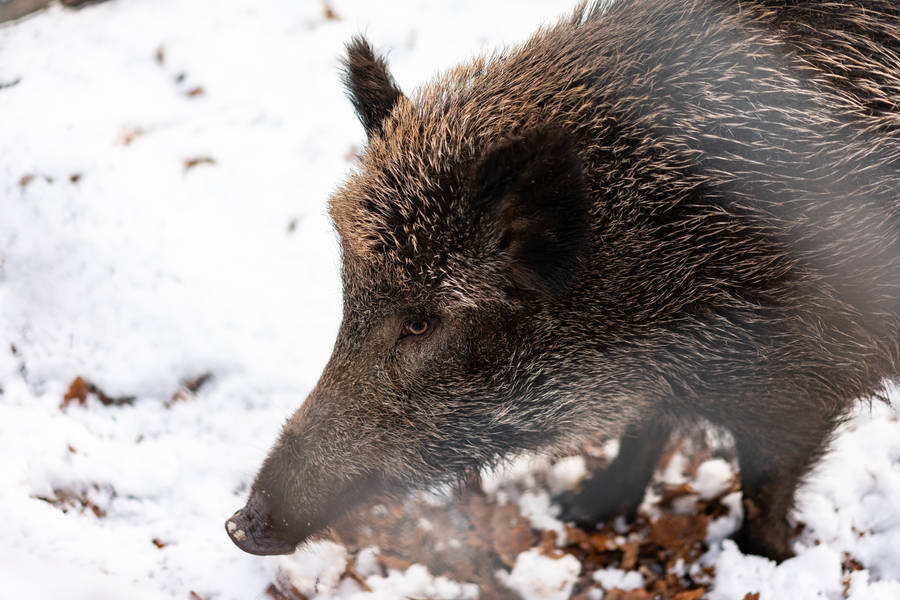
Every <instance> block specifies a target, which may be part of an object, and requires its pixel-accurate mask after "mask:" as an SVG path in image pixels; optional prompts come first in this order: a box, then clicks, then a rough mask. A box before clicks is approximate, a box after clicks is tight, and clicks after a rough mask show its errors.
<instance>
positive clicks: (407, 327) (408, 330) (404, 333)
mask: <svg viewBox="0 0 900 600" xmlns="http://www.w3.org/2000/svg"><path fill="white" fill-rule="evenodd" d="M431 325H432V323H431V321H429V320H428V319H410V320H409V321H407V322H405V323H404V324H403V327H401V328H400V339H403V338H405V337H409V336H412V335H416V336H419V335H425V334H426V333H428V332H429V331H430V330H431Z"/></svg>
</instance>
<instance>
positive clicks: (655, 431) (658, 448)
mask: <svg viewBox="0 0 900 600" xmlns="http://www.w3.org/2000/svg"><path fill="white" fill-rule="evenodd" d="M670 433H671V427H670V425H669V423H668V422H666V421H665V420H664V419H652V420H650V421H648V422H647V423H640V424H634V425H631V426H629V427H628V429H627V430H626V431H625V434H624V435H623V436H622V438H621V440H620V441H619V453H618V454H617V455H616V457H615V459H613V461H612V463H611V464H610V465H609V467H607V468H606V469H604V470H602V471H600V472H598V473H596V474H594V475H593V476H592V477H591V478H590V479H588V480H587V481H585V482H584V484H583V487H582V489H581V491H580V492H577V493H573V492H566V493H565V494H562V495H561V496H560V497H559V498H558V499H557V501H558V502H559V503H560V504H561V505H562V509H563V511H562V515H561V518H562V519H563V520H565V521H574V522H575V523H577V524H578V525H580V526H582V527H593V526H594V525H595V524H597V523H599V522H602V521H606V520H608V519H609V518H611V517H613V516H615V515H617V514H624V515H625V517H626V518H627V519H628V520H633V519H634V517H635V516H636V514H637V509H638V506H640V504H641V500H643V498H644V491H645V490H646V488H647V484H648V483H649V482H650V478H651V477H652V476H653V471H654V469H655V468H656V464H657V463H658V462H659V457H660V455H661V454H662V451H663V449H664V448H665V447H666V444H667V443H668V441H669V434H670Z"/></svg>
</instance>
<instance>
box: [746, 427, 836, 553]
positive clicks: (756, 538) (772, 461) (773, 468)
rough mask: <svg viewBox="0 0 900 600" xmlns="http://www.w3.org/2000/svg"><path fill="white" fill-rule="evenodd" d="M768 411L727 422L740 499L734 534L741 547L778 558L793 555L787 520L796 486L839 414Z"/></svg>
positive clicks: (815, 457)
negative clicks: (760, 417) (758, 418)
mask: <svg viewBox="0 0 900 600" xmlns="http://www.w3.org/2000/svg"><path fill="white" fill-rule="evenodd" d="M757 416H758V415H757ZM767 416H768V417H769V418H767V419H766V420H765V422H758V421H756V422H755V420H753V419H748V420H746V421H744V422H743V423H741V424H740V425H736V424H734V425H732V427H731V430H732V433H733V434H734V438H735V446H736V449H737V454H738V461H739V466H740V476H741V487H742V493H743V504H744V524H743V526H742V527H741V529H740V530H739V531H738V532H737V533H736V534H735V535H734V539H735V541H736V542H737V544H738V547H740V549H741V551H742V552H744V553H747V554H758V555H760V556H765V557H768V558H771V559H773V560H775V561H779V562H780V561H782V560H785V559H788V558H790V557H792V556H793V555H794V553H793V551H792V550H791V537H792V533H793V532H792V527H791V525H790V524H789V522H788V513H789V512H790V510H791V508H792V507H793V501H794V492H795V491H796V488H797V485H798V484H799V482H800V480H801V478H802V477H803V476H804V475H805V474H806V473H807V472H808V471H809V469H810V467H811V465H812V464H813V462H814V461H815V460H816V459H818V458H819V456H821V454H822V452H823V451H824V449H825V446H826V441H827V440H828V438H829V436H830V434H831V432H832V431H833V430H834V428H835V426H836V424H837V422H838V420H839V419H838V418H837V417H819V416H817V415H816V414H815V410H810V411H808V412H807V413H806V414H787V415H785V414H777V415H776V414H770V415H767ZM748 421H749V422H748Z"/></svg>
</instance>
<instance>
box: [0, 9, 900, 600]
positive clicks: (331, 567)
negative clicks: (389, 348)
mask: <svg viewBox="0 0 900 600" xmlns="http://www.w3.org/2000/svg"><path fill="white" fill-rule="evenodd" d="M572 4H573V2H572V1H571V0H553V1H552V2H548V1H547V0H540V1H539V0H527V1H523V0H519V1H517V2H516V3H515V5H514V6H511V5H510V4H509V3H501V2H490V1H489V2H483V1H475V0H455V1H454V2H438V1H434V0H432V1H427V2H425V1H422V0H415V1H409V2H392V3H378V2H369V1H365V0H340V1H338V0H335V1H334V2H333V3H332V4H331V5H330V6H331V7H332V8H333V13H332V14H331V15H326V9H325V5H324V4H322V3H321V2H318V1H313V0H306V1H304V2H294V1H290V0H219V1H217V2H214V3H213V2H203V1H200V0H128V1H125V0H113V1H110V2H107V3H103V4H100V5H96V6H92V7H89V8H85V9H82V10H79V11H69V10H63V9H60V8H58V7H56V8H54V9H51V10H50V11H49V12H46V13H41V14H38V15H35V16H33V17H30V18H27V19H25V20H22V21H19V22H15V23H11V24H5V25H0V153H2V154H0V481H2V485H0V515H3V523H2V526H0V598H3V599H7V598H8V599H10V600H13V599H20V598H61V597H65V598H69V599H73V600H77V599H92V600H93V599H105V598H135V599H142V598H148V599H149V598H168V597H172V598H179V599H185V598H193V599H194V600H197V598H200V599H203V600H213V599H231V598H235V599H236V598H259V597H266V593H265V590H266V589H267V587H268V586H269V584H270V583H271V582H272V581H274V580H276V579H277V578H278V577H282V578H284V577H288V578H289V579H290V581H291V582H292V585H294V586H295V587H297V589H299V590H300V591H302V592H303V593H305V594H307V595H310V596H313V595H315V596H316V597H319V598H351V597H352V598H375V597H378V598H402V597H415V598H425V597H427V598H468V597H473V596H474V595H476V594H477V589H476V588H475V587H474V586H473V585H462V584H464V583H465V582H453V581H450V580H447V579H443V578H435V577H432V576H431V575H430V574H429V573H428V572H427V570H426V569H425V568H424V567H422V566H418V565H414V566H412V567H409V568H408V569H406V570H395V571H391V572H389V573H387V575H385V574H383V573H381V572H380V571H379V570H378V569H377V568H374V567H372V565H371V561H372V557H371V556H369V555H366V554H365V553H363V554H360V555H359V556H357V557H356V558H355V559H354V560H355V561H356V563H355V565H356V571H357V572H358V573H359V574H360V577H364V578H365V581H366V584H367V586H368V587H369V588H371V590H372V591H371V592H367V591H363V588H362V587H361V586H360V585H359V584H358V583H356V582H355V581H353V580H352V578H349V579H348V578H347V577H343V576H342V575H343V574H344V573H345V566H346V562H347V560H348V555H347V552H346V550H345V549H344V548H343V547H342V546H340V545H337V544H334V543H320V544H317V545H314V546H312V547H309V548H306V549H303V550H301V551H298V553H296V554H295V555H293V556H291V557H280V558H260V557H254V556H250V555H247V554H244V553H242V552H240V551H239V550H238V549H237V548H236V547H235V546H234V545H233V544H232V543H231V542H230V541H229V540H228V539H227V537H226V535H225V533H224V530H223V527H222V523H223V520H224V518H225V517H227V516H228V515H229V514H230V513H231V511H233V510H234V509H235V508H237V507H238V506H240V505H241V504H242V502H243V499H244V495H245V493H246V490H247V487H248V485H249V483H250V481H251V479H252V477H253V475H254V472H255V469H256V468H257V467H258V466H259V464H260V462H261V460H262V457H263V456H264V454H265V452H266V451H267V450H268V446H269V444H271V442H272V441H273V440H274V438H275V435H276V433H277V431H278V429H279V427H280V425H281V423H282V422H283V420H284V418H285V417H286V416H287V415H289V414H290V413H291V412H292V411H293V410H294V409H295V408H296V407H297V406H298V404H299V403H300V402H301V401H302V399H303V398H304V396H305V394H306V393H307V391H308V390H309V389H310V388H311V386H312V385H313V384H314V383H315V380H316V378H317V377H318V374H319V371H320V369H321V367H322V366H323V364H324V361H325V360H326V358H327V356H328V353H329V351H330V347H331V343H332V341H333V336H334V334H335V332H336V328H337V324H338V318H339V311H340V287H339V280H338V273H337V264H338V261H337V250H336V243H335V241H334V236H333V234H332V232H331V229H330V225H329V223H328V220H327V218H326V216H325V201H326V199H327V196H328V194H329V192H330V191H331V190H332V189H333V188H334V187H335V185H336V184H337V183H338V182H339V181H340V180H341V178H342V177H343V176H344V174H345V173H346V171H347V170H348V168H349V166H350V164H351V161H352V157H353V154H354V152H355V150H356V149H357V148H358V147H359V146H360V145H361V144H362V143H363V141H364V139H363V132H362V129H361V127H360V126H359V124H358V123H357V121H356V118H355V116H354V115H353V113H352V110H351V107H350V103H349V102H348V101H347V100H346V99H345V98H344V93H343V90H342V88H341V87H340V85H339V83H338V76H337V69H338V57H339V55H340V54H341V51H342V45H343V43H344V42H345V41H346V40H347V39H349V37H350V36H351V35H352V34H355V33H358V32H360V31H364V32H366V33H367V34H368V35H369V37H370V38H371V39H372V40H373V42H374V43H375V44H376V45H377V46H379V47H381V48H383V49H386V50H389V53H390V62H391V65H392V69H393V72H394V74H395V76H396V77H397V79H398V81H399V83H400V84H401V86H402V87H404V88H405V89H411V88H412V87H414V86H415V85H416V84H417V83H420V82H422V81H424V80H426V79H427V78H428V77H430V76H431V75H432V74H433V73H435V72H436V71H437V70H440V69H442V68H446V67H449V66H451V65H453V64H454V63H456V62H458V61H459V60H461V59H463V58H465V57H467V56H470V55H472V54H474V53H476V52H479V51H482V50H486V49H490V48H493V47H495V46H497V45H499V44H503V43H512V42H515V41H520V40H523V39H524V38H525V37H527V35H528V33H529V32H530V31H532V30H533V29H535V28H536V27H537V26H538V25H540V24H542V23H547V22H549V21H551V20H554V19H555V18H556V17H557V16H559V15H561V14H563V13H565V12H567V11H569V10H570V9H571V5H572ZM205 374H211V379H209V381H208V382H207V383H205V385H202V386H200V387H199V389H197V390H196V393H195V392H192V391H190V390H189V389H187V388H189V387H197V386H196V385H193V383H194V382H195V380H196V379H197V378H198V377H200V376H203V375H205ZM78 376H81V377H84V378H85V379H87V380H89V381H91V382H92V383H94V384H95V385H96V386H97V387H98V388H99V389H101V390H102V391H103V392H104V393H105V394H106V395H107V396H109V397H112V398H120V397H124V396H134V399H133V400H132V401H131V402H130V403H129V404H126V405H123V406H104V405H103V404H102V403H101V402H100V401H99V399H98V398H97V395H96V394H93V395H91V396H90V397H89V398H88V402H87V403H86V405H81V404H80V403H79V402H78V401H77V400H75V401H72V402H70V403H69V404H68V405H67V406H66V407H65V408H61V405H62V403H63V398H64V396H65V394H66V392H67V390H68V389H69V386H70V383H71V382H72V381H73V380H75V378H76V377H78ZM895 397H900V396H898V395H896V394H895ZM679 464H680V463H679V461H677V460H673V461H671V462H670V465H669V467H668V469H667V471H666V473H664V474H663V476H664V477H665V478H666V479H669V480H672V481H675V482H677V481H678V478H679V477H680V476H681V475H680V472H679ZM573 465H574V469H573ZM577 467H578V465H577V461H576V462H575V463H572V462H569V463H564V464H563V465H560V466H557V467H555V468H553V469H552V470H551V471H550V474H549V475H548V477H547V480H549V482H550V485H551V486H554V485H565V483H566V482H567V481H569V479H570V478H571V477H570V476H571V475H572V473H573V472H575V473H576V474H577V472H578V468H577ZM529 468H535V469H537V468H541V467H529ZM692 477H693V482H692V485H693V487H694V489H695V490H696V491H697V492H698V495H699V496H700V497H701V498H702V497H703V496H704V494H708V495H714V494H715V493H717V491H718V490H719V489H720V488H723V486H724V487H727V481H728V479H729V477H731V469H730V466H728V465H727V463H723V462H722V461H721V460H718V459H713V460H711V461H709V462H708V463H704V465H701V467H700V469H699V470H698V471H697V473H696V475H695V476H692ZM523 478H524V479H523ZM527 479H528V478H527V470H526V471H524V472H523V471H522V470H521V469H520V470H519V471H516V470H513V471H511V472H509V473H507V474H506V475H504V476H501V477H500V478H499V479H494V480H490V482H489V483H490V485H487V486H486V487H487V488H488V491H489V493H490V494H491V496H492V497H495V498H497V497H499V498H500V499H501V500H515V501H517V502H518V506H519V507H520V510H521V512H522V514H523V515H524V516H526V517H527V518H528V519H529V520H530V521H531V523H532V526H533V527H535V528H536V529H553V528H558V527H560V524H559V523H558V522H556V521H555V520H554V519H553V517H552V510H551V509H550V508H549V504H548V502H547V501H546V498H547V497H548V496H547V491H546V490H545V489H540V487H538V488H536V489H534V490H531V491H525V492H524V493H521V494H520V495H518V496H516V497H507V496H509V491H508V489H507V488H508V487H509V486H510V485H512V484H511V483H510V482H521V481H523V480H524V481H527ZM560 481H562V484H560ZM569 483H571V482H570V481H569ZM726 500H727V498H726ZM730 502H731V505H732V506H733V507H734V511H733V513H732V514H730V515H729V516H727V517H723V518H722V519H720V520H719V521H714V522H713V523H711V524H710V528H709V531H708V534H707V536H708V537H707V540H708V542H709V548H710V549H709V551H708V552H706V554H705V555H704V556H703V557H702V558H701V559H700V561H699V562H698V563H697V565H695V567H696V568H699V567H700V566H714V567H715V575H714V579H713V580H712V582H711V591H710V592H709V597H711V598H720V599H730V598H737V599H740V598H743V597H744V595H745V594H746V593H748V592H760V594H761V596H760V597H761V598H763V599H780V598H790V599H802V598H828V599H838V598H842V597H850V598H853V599H855V600H863V599H884V600H888V599H894V600H896V599H897V598H900V424H898V420H897V414H896V412H894V411H893V410H891V409H889V408H886V407H884V406H881V405H876V406H874V407H873V408H872V409H871V410H870V409H869V408H868V407H863V408H861V409H860V411H859V416H858V417H856V418H855V419H854V420H853V421H852V422H851V423H850V424H849V425H848V426H847V427H846V428H845V430H844V431H843V433H842V434H841V436H840V437H839V438H838V440H837V441H836V443H835V449H834V452H832V453H831V454H830V455H829V456H828V458H827V460H826V461H825V463H824V464H823V465H822V467H821V468H820V469H819V470H818V471H817V474H816V475H815V476H814V477H813V478H812V479H811V480H810V482H809V484H808V485H806V486H805V487H804V488H803V489H802V491H801V493H800V496H799V510H798V514H797V516H798V519H799V520H800V521H802V522H804V523H805V524H806V529H805V530H804V532H803V533H802V534H801V536H800V538H799V541H798V543H797V548H798V550H799V552H798V556H797V557H796V558H795V559H792V560H789V561H787V562H785V563H783V564H782V565H778V566H776V565H775V564H773V563H771V562H769V561H766V560H764V559H761V558H759V557H748V556H743V555H741V554H740V552H739V551H738V550H737V548H736V547H735V546H734V544H733V543H731V542H730V541H727V540H724V541H723V539H724V538H725V536H726V535H727V534H728V533H729V532H730V531H731V530H733V528H734V526H735V524H736V522H737V518H738V517H739V514H737V513H738V512H739V502H737V501H736V498H732V499H731V500H730ZM726 503H727V502H726ZM650 509H651V511H652V506H651V507H650ZM560 531H562V529H561V528H560ZM851 559H852V561H855V562H851ZM367 561H368V562H367ZM848 564H852V565H853V566H852V568H848V566H847V565H848ZM579 570H580V565H579V564H578V561H577V560H576V559H575V558H573V557H572V556H571V555H568V554H567V555H565V556H563V557H562V558H552V557H548V556H545V555H543V554H541V553H540V552H539V551H538V550H537V549H531V550H528V551H526V552H523V553H521V554H520V555H519V556H518V559H517V560H516V561H515V567H514V568H513V569H512V570H511V572H510V573H509V574H502V575H500V576H499V579H501V580H502V581H505V582H506V583H507V584H508V585H510V586H512V587H514V588H516V589H518V590H519V591H520V592H522V593H523V596H524V597H526V598H540V599H550V598H554V599H555V598H564V597H566V596H567V594H568V591H569V590H571V589H572V584H573V583H574V581H575V579H576V577H578V576H579ZM593 579H594V581H596V582H598V584H599V587H601V588H603V589H607V590H608V589H611V588H614V587H619V588H628V587H634V586H638V587H639V586H640V585H642V582H643V575H641V574H640V573H638V572H636V571H631V572H625V571H621V570H615V569H607V570H604V571H598V573H596V574H594V576H593ZM599 593H600V592H596V593H594V596H597V595H598V594H599Z"/></svg>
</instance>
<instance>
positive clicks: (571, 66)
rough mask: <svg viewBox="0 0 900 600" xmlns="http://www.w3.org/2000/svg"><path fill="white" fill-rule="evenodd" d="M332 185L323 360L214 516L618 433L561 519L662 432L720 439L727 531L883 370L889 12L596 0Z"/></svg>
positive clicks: (280, 519)
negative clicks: (337, 253)
mask: <svg viewBox="0 0 900 600" xmlns="http://www.w3.org/2000/svg"><path fill="white" fill-rule="evenodd" d="M346 82H347V85H348V88H349V93H350V97H351V99H352V101H353V104H354V106H355V107H356V110H357V112H358V114H359V117H360V120H361V121H362V123H363V126H364V127H365V129H366V131H367V133H368V137H369V139H368V147H367V148H366V150H365V153H364V154H363V156H362V158H361V163H360V165H359V166H358V168H357V169H356V170H355V172H354V173H353V174H352V175H351V176H350V178H349V180H348V181H347V182H346V183H345V184H344V185H343V186H342V187H341V188H340V189H339V190H338V191H337V192H336V193H335V194H334V196H333V198H332V199H331V204H330V208H331V215H332V217H333V220H334V224H335V227H336V228H337V231H338V233H339V235H340V240H341V249H342V255H343V258H342V260H343V284H344V317H343V322H342V324H341V327H340V332H339V334H338V338H337V341H336V343H335V346H334V351H333V354H332V356H331V359H330V361H329V363H328V365H327V366H326V367H325V370H324V372H323V374H322V377H321V379H320V381H319V383H318V385H317V386H316V387H315V389H314V390H313V391H312V392H311V393H310V395H309V397H308V398H307V400H306V401H305V402H304V403H303V404H302V405H301V406H300V408H299V410H298V411H297V412H296V414H294V416H293V417H291V419H290V420H289V421H288V423H287V424H286V425H285V427H284V430H283V432H282V434H281V436H280V438H279V439H278V441H277V442H276V443H275V445H274V447H273V448H272V450H271V453H270V454H269V456H268V458H267V459H266V461H265V463H264V464H263V466H262V468H261V469H260V471H259V473H258V475H257V477H256V480H255V481H254V483H253V487H252V490H251V492H250V497H249V499H248V502H247V506H246V507H245V508H244V509H242V510H241V511H239V512H238V513H236V514H235V515H234V516H233V517H232V518H231V519H229V520H228V522H227V529H228V532H229V534H230V535H231V537H232V538H233V540H234V541H235V543H237V545H238V546H240V547H241V548H242V549H244V550H246V551H248V552H252V553H256V554H275V553H286V552H291V551H292V550H293V549H294V547H295V545H296V544H297V543H299V542H301V541H303V540H305V539H307V538H309V537H310V536H312V535H314V534H316V533H317V532H320V531H321V530H322V529H323V528H325V527H326V526H327V525H328V524H329V523H331V522H333V521H334V520H335V519H336V518H338V517H339V516H340V515H342V514H343V513H345V512H346V511H347V510H348V509H349V508H351V507H352V506H354V505H357V504H359V503H361V502H365V501H366V500H367V499H370V498H372V497H373V496H374V495H375V494H378V493H382V492H385V491H387V492H397V491H400V490H405V489H409V488H411V487H422V486H428V485H432V484H435V483H441V482H452V481H458V480H460V479H461V478H463V477H465V476H466V474H467V473H470V472H472V471H473V470H476V469H479V468H481V467H482V466H484V465H486V464H492V463H494V462H496V461H498V460H501V459H502V458H503V457H506V456H509V455H510V453H512V452H516V451H521V450H529V451H539V452H558V451H562V450H566V449H571V448H573V447H577V446H578V445H579V444H581V443H582V442H583V441H584V440H586V439H588V438H591V437H593V436H594V435H595V434H596V433H597V432H601V433H603V434H606V435H608V436H622V442H621V450H620V452H619V455H618V457H617V458H616V459H615V461H614V462H613V464H612V465H611V466H610V467H609V468H608V469H607V470H605V471H603V472H600V473H598V474H597V475H596V476H594V477H593V479H591V480H590V481H588V482H587V484H586V485H585V487H584V489H583V490H582V491H581V492H579V493H577V494H569V495H566V496H564V497H563V498H561V502H562V504H563V509H564V515H565V516H566V518H568V519H572V520H576V521H579V522H582V523H588V524H590V523H594V522H597V521H598V520H603V519H605V518H608V517H609V516H610V515H612V514H614V513H616V512H619V511H625V512H627V513H630V514H633V512H634V510H635V507H636V506H637V505H638V503H639V502H640V500H641V496H642V494H643V491H644V487H645V485H646V484H647V481H648V479H649V477H650V475H651V473H652V470H653V467H654V465H655V463H656V461H657V459H658V457H659V454H660V450H661V448H662V447H663V445H664V444H665V441H666V439H667V438H668V436H669V435H670V432H671V431H672V429H673V428H676V427H679V426H681V425H683V424H688V423H694V422H698V421H707V422H710V423H713V424H715V425H718V426H721V427H724V428H725V429H727V430H728V431H730V432H731V433H732V435H733V437H734V440H735V444H736V449H737V454H738V458H739V462H740V471H741V482H742V486H743V494H744V499H745V507H746V509H747V510H746V511H745V512H746V518H745V522H744V525H743V528H742V529H741V530H740V531H739V532H738V534H737V536H736V537H737V540H738V542H739V544H740V547H741V548H742V549H744V550H745V551H747V552H753V553H758V554H762V555H764V556H768V557H771V558H774V559H784V558H786V557H789V556H791V546H790V533H791V528H790V526H789V524H788V512H789V510H790V507H791V503H792V497H793V493H794V490H795V488H796V486H797V484H798V481H799V480H800V479H801V478H802V477H803V475H804V474H806V473H807V472H808V470H809V469H810V467H811V465H812V464H813V463H814V462H815V460H816V459H817V458H818V457H819V456H820V454H821V453H822V452H823V450H824V449H825V447H826V444H827V442H828V439H829V436H830V435H831V433H832V431H833V430H834V428H835V426H836V424H837V423H839V422H840V421H841V419H842V418H843V417H844V416H845V414H846V412H847V410H848V408H849V407H851V406H852V404H853V402H854V400H855V399H857V398H863V397H872V396H873V395H876V394H878V392H879V390H880V389H881V387H882V385H883V382H884V381H885V379H890V378H894V377H896V376H897V374H898V366H900V347H898V341H900V8H898V5H897V4H895V3H894V2H893V0H618V1H617V2H615V3H614V4H607V3H600V4H595V5H582V6H581V7H580V8H578V9H577V10H576V11H575V14H574V15H573V16H572V17H571V18H570V19H568V20H566V21H564V22H561V23H559V24H558V25H556V26H554V27H550V28H546V29H542V30H540V31H538V32H537V33H536V34H535V35H534V36H533V37H532V38H531V39H530V40H528V41H527V42H525V43H524V44H523V45H521V46H518V47H515V48H511V49H508V50H506V51H504V52H501V53H498V54H495V55H491V56H488V57H482V58H476V59H474V60H472V61H470V62H467V63H465V64H463V65H461V66H459V67H457V68H456V69H453V70H451V71H449V72H448V73H446V74H444V75H442V76H440V77H438V78H436V79H435V80H433V81H432V82H430V83H428V84H426V85H425V86H424V87H422V88H420V89H419V90H417V91H416V92H415V93H413V94H412V95H408V96H407V95H404V94H403V93H402V92H401V91H400V89H399V88H398V87H397V85H396V84H395V82H394V80H393V79H392V78H391V76H390V74H389V73H388V70H387V67H386V65H385V62H384V60H383V59H381V58H379V57H378V56H377V55H376V54H375V53H373V51H372V49H371V47H370V46H369V44H368V43H367V42H366V41H365V40H363V39H362V38H358V39H355V40H354V41H352V42H351V43H350V45H349V47H348V56H347V59H346Z"/></svg>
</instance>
